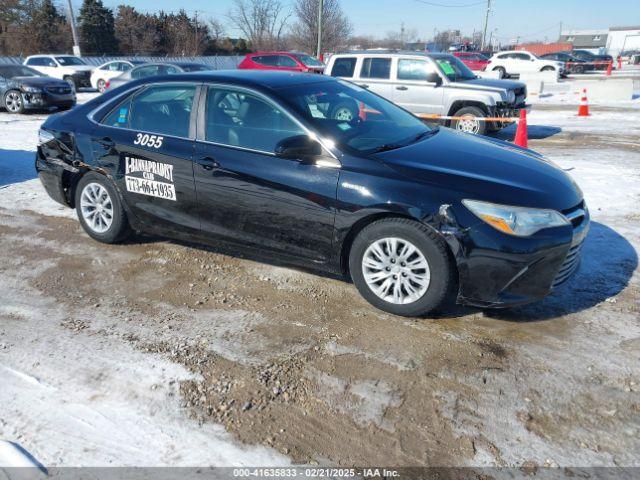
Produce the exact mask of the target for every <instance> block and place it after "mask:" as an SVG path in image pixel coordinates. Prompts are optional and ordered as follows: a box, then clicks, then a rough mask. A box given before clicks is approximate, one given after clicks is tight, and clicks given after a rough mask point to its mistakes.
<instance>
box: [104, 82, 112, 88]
mask: <svg viewBox="0 0 640 480" xmlns="http://www.w3.org/2000/svg"><path fill="white" fill-rule="evenodd" d="M110 86H111V82H110V81H109V80H107V83H105V84H104V89H105V90H106V89H107V88H109V87H110Z"/></svg>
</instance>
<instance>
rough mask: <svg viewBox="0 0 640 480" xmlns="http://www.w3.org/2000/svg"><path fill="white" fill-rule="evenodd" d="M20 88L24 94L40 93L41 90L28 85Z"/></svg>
mask: <svg viewBox="0 0 640 480" xmlns="http://www.w3.org/2000/svg"><path fill="white" fill-rule="evenodd" d="M20 88H21V89H22V91H23V92H26V93H42V89H41V88H38V87H30V86H28V85H21V86H20Z"/></svg>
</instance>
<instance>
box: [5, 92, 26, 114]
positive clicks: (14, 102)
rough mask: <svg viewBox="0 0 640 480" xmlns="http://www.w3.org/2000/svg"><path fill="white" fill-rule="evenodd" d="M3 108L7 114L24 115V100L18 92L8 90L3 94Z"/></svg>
mask: <svg viewBox="0 0 640 480" xmlns="http://www.w3.org/2000/svg"><path fill="white" fill-rule="evenodd" d="M4 108H5V109H6V110H7V112H8V113H13V114H18V113H24V110H25V108H24V98H23V97H22V93H20V92H19V91H18V90H9V91H8V92H7V93H5V94H4Z"/></svg>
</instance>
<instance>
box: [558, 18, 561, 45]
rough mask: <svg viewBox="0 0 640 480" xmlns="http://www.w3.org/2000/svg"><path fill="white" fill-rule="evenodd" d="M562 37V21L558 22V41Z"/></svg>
mask: <svg viewBox="0 0 640 480" xmlns="http://www.w3.org/2000/svg"><path fill="white" fill-rule="evenodd" d="M561 38H562V22H560V32H559V33H558V41H560V39H561Z"/></svg>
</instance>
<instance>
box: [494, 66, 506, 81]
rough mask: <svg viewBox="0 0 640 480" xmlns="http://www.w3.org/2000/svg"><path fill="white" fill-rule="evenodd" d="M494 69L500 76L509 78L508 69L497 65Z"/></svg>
mask: <svg viewBox="0 0 640 480" xmlns="http://www.w3.org/2000/svg"><path fill="white" fill-rule="evenodd" d="M493 71H494V72H497V73H498V78H507V71H506V70H505V69H504V68H503V67H496V68H494V69H493Z"/></svg>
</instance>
